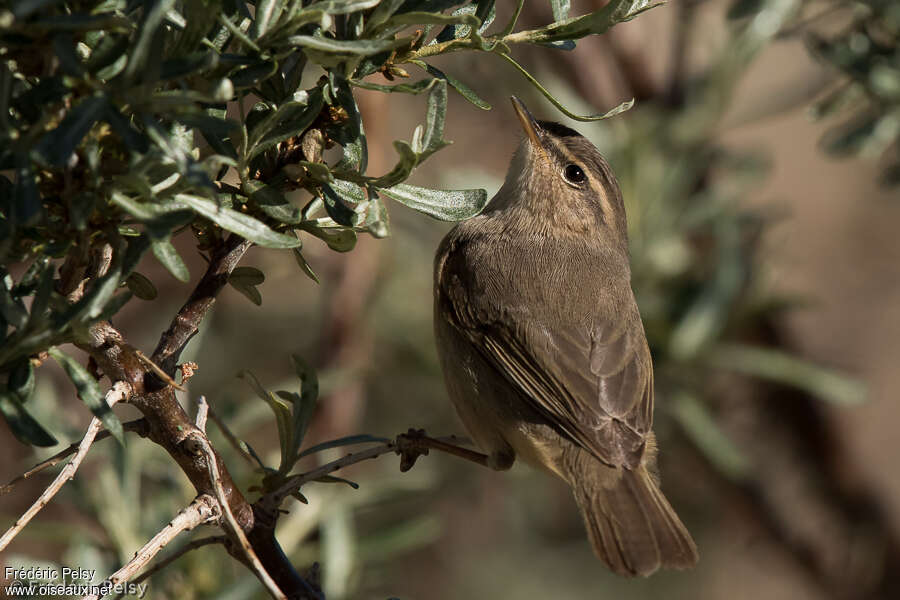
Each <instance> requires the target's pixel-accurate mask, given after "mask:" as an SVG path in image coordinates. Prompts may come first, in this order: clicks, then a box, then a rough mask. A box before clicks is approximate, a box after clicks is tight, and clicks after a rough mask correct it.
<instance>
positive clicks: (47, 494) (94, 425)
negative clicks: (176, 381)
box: [0, 381, 131, 552]
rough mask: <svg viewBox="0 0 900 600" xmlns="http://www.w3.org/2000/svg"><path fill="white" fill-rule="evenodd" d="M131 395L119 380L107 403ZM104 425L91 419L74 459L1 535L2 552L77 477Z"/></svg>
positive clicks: (109, 403)
mask: <svg viewBox="0 0 900 600" xmlns="http://www.w3.org/2000/svg"><path fill="white" fill-rule="evenodd" d="M129 396H131V386H130V385H128V384H127V383H125V382H123V381H117V382H116V383H114V384H113V386H112V388H110V390H109V391H108V392H107V393H106V404H107V405H108V406H109V407H110V408H112V407H113V406H114V405H115V404H116V403H117V402H121V401H122V400H125V399H127V398H128V397H129ZM101 427H103V423H102V422H101V421H100V419H98V418H97V417H94V418H92V419H91V424H90V425H88V429H87V432H86V433H85V434H84V437H83V438H82V439H81V443H80V444H78V451H77V452H76V453H75V456H73V457H72V460H71V461H69V464H67V465H66V466H65V467H63V469H62V471H60V472H59V474H58V475H57V476H56V479H54V480H53V482H52V483H51V484H50V485H49V486H47V489H45V490H44V491H43V493H42V494H41V495H40V497H39V498H38V499H37V500H36V501H35V502H34V504H32V505H31V507H30V508H29V509H28V510H27V511H25V514H23V515H22V516H21V517H19V519H18V520H17V521H16V522H15V524H14V525H13V526H12V527H10V528H9V529H7V530H6V533H4V534H3V537H0V552H3V550H4V549H6V547H7V546H8V545H9V543H10V542H12V541H13V539H14V538H15V537H16V536H17V535H18V534H19V532H20V531H22V529H24V528H25V526H26V525H28V523H29V522H30V521H31V520H32V519H33V518H34V517H35V515H37V514H38V513H39V512H40V511H41V509H42V508H44V507H45V506H47V504H48V503H49V502H50V500H52V499H53V497H54V496H55V495H56V494H57V493H58V492H59V490H61V489H62V487H63V485H65V483H66V482H67V481H69V480H70V479H72V478H73V477H75V472H76V471H77V470H78V467H79V466H80V465H81V461H83V460H84V457H85V456H87V453H88V450H90V449H91V444H93V443H94V439H95V438H96V437H97V434H98V433H99V432H100V428H101Z"/></svg>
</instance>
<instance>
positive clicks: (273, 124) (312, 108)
mask: <svg viewBox="0 0 900 600" xmlns="http://www.w3.org/2000/svg"><path fill="white" fill-rule="evenodd" d="M322 103H323V99H322V93H321V91H320V90H318V89H316V90H315V91H314V92H313V93H311V94H310V95H309V97H308V98H307V101H306V102H285V103H284V104H282V105H281V106H279V107H278V108H277V109H276V110H274V111H272V112H271V113H270V114H268V115H267V116H266V117H265V118H263V120H262V121H260V122H259V123H257V124H256V125H255V126H253V128H252V129H251V130H250V137H249V141H248V156H247V161H248V162H249V161H250V160H253V158H254V157H256V156H257V155H259V154H260V153H261V152H264V151H266V150H268V149H269V148H271V147H273V146H275V145H276V144H278V143H280V142H283V141H285V140H286V139H288V138H291V137H294V136H298V135H300V134H301V133H303V132H304V131H306V129H307V128H308V127H309V126H310V124H311V123H312V122H313V121H314V120H315V119H316V117H318V116H319V113H320V112H321V110H322Z"/></svg>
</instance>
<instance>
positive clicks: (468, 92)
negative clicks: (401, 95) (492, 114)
mask: <svg viewBox="0 0 900 600" xmlns="http://www.w3.org/2000/svg"><path fill="white" fill-rule="evenodd" d="M410 62H412V63H413V64H415V65H418V66H419V67H421V68H423V69H425V70H426V71H427V72H428V74H429V75H431V76H433V77H437V78H438V79H443V80H444V81H446V82H447V83H448V84H449V85H450V87H452V88H453V89H454V90H456V91H457V92H459V94H460V95H461V96H462V97H463V98H465V99H466V100H468V101H469V102H471V103H472V104H474V105H475V106H477V107H478V108H480V109H481V110H491V105H490V104H488V103H487V102H485V101H484V100H482V99H481V98H479V97H478V94H476V93H475V90H473V89H472V88H470V87H469V86H467V85H466V84H464V83H463V82H462V81H460V80H459V79H456V78H455V77H452V76H451V75H447V74H446V73H444V72H443V71H441V70H440V69H438V68H437V67H434V66H432V65H429V64H427V63H425V62H423V61H421V60H413V61H410Z"/></svg>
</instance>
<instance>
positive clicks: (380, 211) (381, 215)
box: [366, 190, 390, 238]
mask: <svg viewBox="0 0 900 600" xmlns="http://www.w3.org/2000/svg"><path fill="white" fill-rule="evenodd" d="M369 194H370V195H369V209H368V210H367V211H366V229H367V230H368V232H369V233H371V234H372V236H373V237H376V238H385V237H387V236H389V235H390V219H389V218H388V212H387V209H386V208H385V206H384V202H382V201H381V198H379V197H378V194H376V193H375V192H373V191H372V190H369Z"/></svg>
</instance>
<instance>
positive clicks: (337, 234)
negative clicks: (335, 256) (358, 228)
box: [303, 219, 356, 252]
mask: <svg viewBox="0 0 900 600" xmlns="http://www.w3.org/2000/svg"><path fill="white" fill-rule="evenodd" d="M330 220H331V219H329V221H330ZM303 229H304V230H305V231H308V232H309V233H311V234H312V235H314V236H316V237H317V238H319V239H320V240H322V241H323V242H325V243H326V244H328V247H329V248H331V249H332V250H334V251H336V252H349V251H351V250H353V248H354V247H355V246H356V232H355V231H353V230H352V229H344V228H341V227H321V226H318V225H315V224H311V225H307V224H304V226H303Z"/></svg>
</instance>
